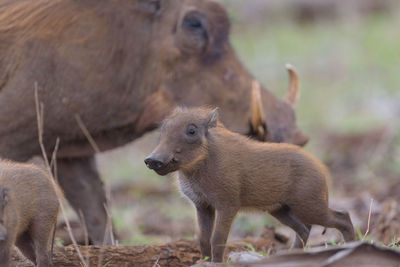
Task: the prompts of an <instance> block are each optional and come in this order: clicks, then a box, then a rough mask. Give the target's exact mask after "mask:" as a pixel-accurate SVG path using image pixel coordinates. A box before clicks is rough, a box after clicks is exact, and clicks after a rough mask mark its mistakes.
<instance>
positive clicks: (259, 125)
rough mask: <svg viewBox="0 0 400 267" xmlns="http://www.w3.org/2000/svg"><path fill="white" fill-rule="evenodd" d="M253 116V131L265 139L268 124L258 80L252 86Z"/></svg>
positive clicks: (251, 122) (251, 108) (259, 137)
mask: <svg viewBox="0 0 400 267" xmlns="http://www.w3.org/2000/svg"><path fill="white" fill-rule="evenodd" d="M250 112H251V118H250V124H251V129H252V133H253V134H254V135H256V136H257V137H258V139H260V140H265V137H266V124H265V117H264V109H263V104H262V101H261V89H260V84H259V83H258V82H257V81H253V82H252V86H251V106H250Z"/></svg>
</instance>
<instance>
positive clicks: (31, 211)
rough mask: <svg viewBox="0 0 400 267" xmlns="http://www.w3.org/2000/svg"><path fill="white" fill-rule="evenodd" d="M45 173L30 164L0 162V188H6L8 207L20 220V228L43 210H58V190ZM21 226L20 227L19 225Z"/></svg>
mask: <svg viewBox="0 0 400 267" xmlns="http://www.w3.org/2000/svg"><path fill="white" fill-rule="evenodd" d="M50 179H51V178H50V177H49V176H48V175H47V174H46V172H45V171H43V170H42V169H40V168H39V167H36V166H35V165H30V164H19V163H15V162H9V161H0V187H5V188H8V190H9V191H8V195H9V200H8V205H12V206H13V207H14V210H15V211H16V212H17V213H18V214H17V215H18V218H20V220H22V221H19V224H20V227H24V225H23V224H24V223H29V221H30V220H31V219H32V218H33V217H34V216H40V211H41V210H43V209H58V200H57V194H56V191H55V190H58V188H57V186H56V185H55V184H54V182H53V181H52V180H50ZM21 224H22V225H21Z"/></svg>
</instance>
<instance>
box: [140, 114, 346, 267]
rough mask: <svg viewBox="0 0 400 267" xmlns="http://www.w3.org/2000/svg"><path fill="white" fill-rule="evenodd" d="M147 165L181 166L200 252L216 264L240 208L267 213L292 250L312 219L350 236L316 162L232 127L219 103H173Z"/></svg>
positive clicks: (178, 168)
mask: <svg viewBox="0 0 400 267" xmlns="http://www.w3.org/2000/svg"><path fill="white" fill-rule="evenodd" d="M145 163H146V165H147V166H148V167H149V168H150V169H153V170H155V171H156V172H157V173H158V174H160V175H166V174H167V173H170V172H173V171H178V174H179V177H178V181H179V185H180V189H181V191H182V193H183V194H184V195H185V196H186V197H187V198H188V199H189V200H191V201H192V202H193V204H194V206H195V207H196V211H197V220H198V224H199V228H200V249H201V253H202V257H209V258H210V259H211V260H212V261H213V262H220V261H222V260H223V254H224V245H225V244H226V241H227V238H228V234H229V231H230V228H231V225H232V222H233V220H234V218H235V216H236V214H237V213H238V212H239V211H240V210H261V211H265V212H269V213H270V214H271V215H272V216H274V217H275V218H276V219H278V220H279V221H280V222H281V223H283V224H285V225H287V226H289V227H291V228H292V229H293V230H294V231H295V232H296V233H297V236H296V240H295V242H294V244H293V247H296V248H298V247H303V245H304V244H305V243H306V242H307V239H308V236H309V233H310V229H311V226H312V225H313V224H317V225H322V226H324V227H330V228H337V229H338V230H340V231H341V232H342V234H343V237H344V239H345V241H351V240H353V239H354V229H353V225H352V222H351V220H350V216H349V214H348V213H347V212H339V211H335V210H332V209H330V208H329V206H328V187H327V179H328V175H329V174H328V171H327V169H326V168H325V166H324V165H323V164H322V163H321V162H319V161H318V160H317V159H316V158H314V157H313V156H312V155H310V154H309V153H307V152H306V151H304V150H302V149H301V148H300V147H297V146H295V145H290V144H276V143H263V142H258V141H255V140H251V139H248V138H246V137H244V136H241V135H239V134H235V133H233V132H230V131H229V130H227V129H226V128H225V127H224V126H223V125H222V124H221V123H220V122H219V121H218V110H217V109H214V110H211V109H205V108H193V109H185V108H178V109H176V110H175V111H174V112H173V113H172V115H170V116H169V117H168V118H167V119H166V120H165V121H164V123H163V124H162V127H161V136H160V142H159V144H158V146H157V147H156V148H155V150H154V151H153V152H152V153H151V154H150V155H149V156H148V157H147V158H146V159H145Z"/></svg>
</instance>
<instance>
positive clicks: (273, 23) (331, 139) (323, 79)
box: [71, 0, 400, 245]
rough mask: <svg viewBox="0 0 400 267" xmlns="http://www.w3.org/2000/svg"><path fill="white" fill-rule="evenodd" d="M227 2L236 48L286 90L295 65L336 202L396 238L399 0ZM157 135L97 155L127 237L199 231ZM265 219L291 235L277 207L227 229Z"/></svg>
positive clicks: (251, 229)
mask: <svg viewBox="0 0 400 267" xmlns="http://www.w3.org/2000/svg"><path fill="white" fill-rule="evenodd" d="M221 2H223V4H225V5H226V7H227V9H228V12H229V15H230V17H231V22H232V33H231V43H232V45H233V47H234V48H235V50H236V52H237V54H238V56H239V58H240V59H241V61H242V62H243V63H244V65H245V66H246V67H247V68H248V69H249V70H250V73H252V74H253V75H255V77H256V78H257V79H258V80H259V81H260V82H262V84H263V85H265V86H266V87H267V88H268V89H269V90H270V91H271V92H273V93H274V94H275V95H276V96H279V97H284V96H285V94H286V92H287V87H288V77H287V72H286V70H285V64H286V63H291V64H293V65H294V66H295V69H296V70H297V72H298V74H299V77H300V81H301V97H300V101H299V103H298V105H297V120H298V124H299V126H300V128H301V129H302V130H303V131H304V132H305V133H306V134H308V135H309V136H310V138H311V139H310V142H309V144H307V146H306V147H305V149H306V150H308V151H310V152H311V153H313V154H315V155H316V156H317V157H318V158H320V159H321V160H322V161H323V162H324V163H326V164H327V165H328V166H329V168H330V170H331V173H332V177H331V188H330V190H331V197H330V202H331V206H332V207H334V208H337V209H346V210H350V212H351V217H352V220H353V223H354V225H355V226H356V227H357V231H358V232H359V236H361V235H364V233H365V232H366V231H367V228H368V221H369V213H371V217H370V230H369V231H368V233H367V235H366V236H367V238H369V239H371V240H376V241H380V242H383V243H386V244H387V243H390V242H391V241H392V239H393V238H395V239H396V240H397V238H399V235H400V222H399V221H400V216H397V218H398V219H396V216H392V217H390V218H387V217H385V216H386V215H385V214H389V213H390V212H392V213H394V214H400V213H399V207H398V206H397V201H400V146H399V143H400V134H399V126H400V125H399V122H400V120H399V116H400V35H399V29H400V1H396V0H394V1H389V0H357V1H356V0H347V1H342V0H324V1H317V0H314V1H313V0H246V1H243V0H224V1H221ZM157 137H158V133H157V132H153V133H150V134H148V135H146V136H144V137H142V138H141V139H139V140H137V141H136V142H134V143H132V144H130V145H128V146H125V147H123V148H120V149H117V150H113V151H110V152H107V153H103V154H101V155H100V156H98V165H99V168H100V170H101V175H102V177H103V180H104V182H105V183H106V185H107V187H108V188H109V189H110V190H111V201H112V217H113V221H114V224H115V225H114V226H115V229H116V232H117V234H118V236H119V238H118V239H119V243H120V244H125V245H137V244H162V243H165V242H168V241H173V240H178V239H182V238H187V239H193V238H195V237H196V227H197V226H196V223H195V210H194V208H193V207H192V206H191V205H190V204H189V203H188V201H186V200H185V199H184V198H183V197H181V195H180V194H179V192H178V189H177V186H176V184H175V178H174V176H173V175H171V176H166V177H161V176H158V175H157V174H155V173H154V172H152V171H150V170H148V169H147V168H146V166H145V165H144V163H143V159H144V158H145V156H146V155H147V154H149V153H150V152H151V151H152V149H153V148H154V147H155V145H156V142H157ZM371 199H374V201H373V203H372V205H371ZM396 212H397V213H396ZM392 213H390V214H392ZM72 214H73V213H71V216H73V215H72ZM396 220H397V221H396ZM265 227H275V228H276V231H277V232H280V233H282V234H283V235H287V236H293V234H292V233H291V231H289V230H287V229H286V228H284V227H282V226H280V225H279V224H277V222H276V221H275V220H274V219H273V218H271V217H270V216H268V215H262V214H256V213H254V214H243V215H239V216H238V218H237V219H236V221H235V223H234V226H233V228H232V231H231V235H230V239H231V240H233V239H242V238H245V237H249V236H250V237H255V238H257V237H259V236H261V235H262V233H263V231H265V229H266V228H265ZM396 227H397V228H396ZM321 232H322V230H321V229H318V228H316V230H314V234H313V236H314V237H313V239H312V240H311V243H312V244H318V243H321V242H330V243H332V242H338V241H339V240H340V236H339V234H338V233H337V232H335V230H332V231H330V232H328V234H327V235H324V236H322V237H321ZM360 234H361V235H360ZM321 238H322V239H323V240H322V241H321ZM399 239H400V238H399Z"/></svg>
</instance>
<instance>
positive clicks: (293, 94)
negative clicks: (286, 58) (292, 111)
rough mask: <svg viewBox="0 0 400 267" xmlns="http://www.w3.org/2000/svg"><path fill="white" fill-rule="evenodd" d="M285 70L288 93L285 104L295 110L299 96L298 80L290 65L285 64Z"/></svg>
mask: <svg viewBox="0 0 400 267" xmlns="http://www.w3.org/2000/svg"><path fill="white" fill-rule="evenodd" d="M286 69H287V71H288V72H289V92H288V94H287V95H286V98H285V102H286V103H288V104H289V105H290V106H291V107H292V108H295V106H296V104H297V101H298V100H299V96H300V85H299V78H298V77H297V73H296V72H295V71H294V68H293V66H292V65H290V64H286Z"/></svg>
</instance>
